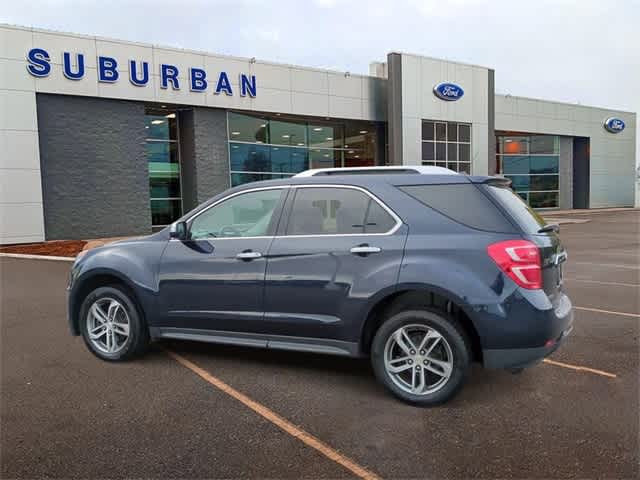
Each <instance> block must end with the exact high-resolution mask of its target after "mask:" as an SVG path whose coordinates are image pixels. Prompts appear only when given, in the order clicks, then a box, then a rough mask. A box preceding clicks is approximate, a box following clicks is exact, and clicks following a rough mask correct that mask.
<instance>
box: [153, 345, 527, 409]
mask: <svg viewBox="0 0 640 480" xmlns="http://www.w3.org/2000/svg"><path fill="white" fill-rule="evenodd" d="M163 349H167V350H171V351H174V352H176V353H179V354H182V355H185V356H186V357H187V358H189V359H190V360H193V361H194V362H196V363H197V364H198V365H199V366H201V367H203V368H205V369H207V367H208V365H202V363H199V362H198V360H201V361H204V362H206V364H209V363H210V362H214V363H219V364H220V365H221V366H222V367H223V368H229V367H230V366H232V367H233V366H237V367H238V368H246V369H247V371H249V372H254V371H255V370H256V369H259V370H261V371H263V372H264V370H265V369H266V370H268V372H267V373H268V374H282V373H283V371H284V372H285V373H286V374H287V375H293V376H294V377H297V378H300V379H301V381H302V382H305V381H309V379H310V378H323V379H326V378H327V377H329V378H330V379H331V384H332V385H333V387H334V388H336V387H337V388H341V389H345V390H351V391H353V394H354V395H367V397H368V398H371V397H375V398H379V399H381V400H384V399H391V400H392V401H394V400H393V398H392V396H391V395H389V394H388V392H387V391H386V390H385V388H384V387H383V386H382V385H380V384H379V383H378V381H377V380H376V378H375V375H374V373H373V369H372V367H371V364H370V362H369V359H368V358H348V357H343V356H337V355H335V356H334V355H324V354H316V353H308V352H293V351H285V350H274V349H264V348H250V347H244V346H235V345H217V344H211V343H202V342H192V341H183V340H164V341H161V342H158V343H156V344H154V346H153V350H155V351H156V352H158V353H160V352H163ZM210 373H212V374H213V375H215V374H216V372H215V371H211V372H210ZM530 382H531V375H530V374H529V373H528V372H527V371H526V370H525V372H524V373H522V374H520V375H512V374H511V373H509V372H506V371H503V370H485V369H484V368H482V365H481V364H479V363H475V364H473V365H472V369H471V374H470V377H469V379H468V381H467V383H466V385H465V387H464V388H463V390H462V391H461V392H460V394H459V395H457V396H456V397H455V398H453V399H452V400H451V401H450V402H448V403H447V404H446V405H443V406H441V407H436V408H460V407H463V406H465V405H468V404H469V403H478V402H479V403H483V404H484V403H485V402H486V401H487V398H495V397H511V396H513V393H514V390H517V389H519V388H521V387H522V386H523V385H526V384H529V383H530Z"/></svg>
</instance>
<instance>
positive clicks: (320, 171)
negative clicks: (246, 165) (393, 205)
mask: <svg viewBox="0 0 640 480" xmlns="http://www.w3.org/2000/svg"><path fill="white" fill-rule="evenodd" d="M380 174H384V175H388V174H404V175H406V174H417V175H458V172H455V171H454V170H450V169H448V168H444V167H435V166H431V165H415V166H414V165H398V166H393V165H389V166H384V167H344V168H313V169H311V170H305V171H304V172H300V173H298V174H297V175H294V177H318V176H322V175H380Z"/></svg>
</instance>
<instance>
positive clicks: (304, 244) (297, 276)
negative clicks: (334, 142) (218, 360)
mask: <svg viewBox="0 0 640 480" xmlns="http://www.w3.org/2000/svg"><path fill="white" fill-rule="evenodd" d="M287 214H288V218H287V221H286V222H285V218H284V216H285V215H287ZM406 234H407V227H406V226H405V225H404V224H403V223H402V221H401V220H400V218H399V217H398V216H397V215H396V214H395V213H394V212H392V211H391V210H390V209H388V208H387V207H386V206H385V205H384V204H383V203H382V202H380V201H379V200H378V199H377V198H375V197H374V196H373V195H372V194H371V193H369V192H367V191H366V190H364V189H361V188H359V187H352V186H342V185H341V186H337V185H335V186H323V185H318V186H315V185H313V186H312V185H305V186H299V187H297V188H296V189H295V190H294V191H292V192H291V193H290V195H289V199H288V201H287V206H286V207H285V213H284V214H283V219H282V222H281V229H279V231H278V235H277V236H276V238H275V239H274V241H273V243H272V245H271V248H270V250H269V257H268V261H267V272H266V277H265V322H264V328H265V333H266V332H268V333H274V334H280V335H289V336H296V337H314V338H325V339H335V340H343V341H345V340H346V341H355V339H356V338H357V336H358V335H359V331H360V330H359V328H360V322H361V321H362V318H361V316H362V311H363V309H364V308H365V307H366V305H367V304H368V302H369V301H370V298H371V297H372V296H373V295H374V294H376V293H377V292H379V291H380V290H382V289H384V288H393V287H394V286H395V284H396V282H397V278H398V272H399V268H400V264H401V262H402V255H403V249H404V244H405V239H406Z"/></svg>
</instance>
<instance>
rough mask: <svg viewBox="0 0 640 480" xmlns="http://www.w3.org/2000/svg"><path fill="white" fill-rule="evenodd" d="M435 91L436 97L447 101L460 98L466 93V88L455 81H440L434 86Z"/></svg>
mask: <svg viewBox="0 0 640 480" xmlns="http://www.w3.org/2000/svg"><path fill="white" fill-rule="evenodd" d="M433 93H434V95H435V96H436V97H438V98H439V99H441V100H446V101H447V102H454V101H456V100H460V99H461V98H462V96H463V95H464V90H463V89H462V87H460V86H459V85H456V84H455V83H439V84H437V85H436V86H435V87H433Z"/></svg>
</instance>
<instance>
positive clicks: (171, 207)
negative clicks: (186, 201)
mask: <svg viewBox="0 0 640 480" xmlns="http://www.w3.org/2000/svg"><path fill="white" fill-rule="evenodd" d="M181 212H182V201H181V200H179V199H178V200H154V199H151V224H152V225H169V224H170V223H171V222H173V221H174V220H175V219H176V218H179V217H180V216H181V215H182V213H181Z"/></svg>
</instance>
